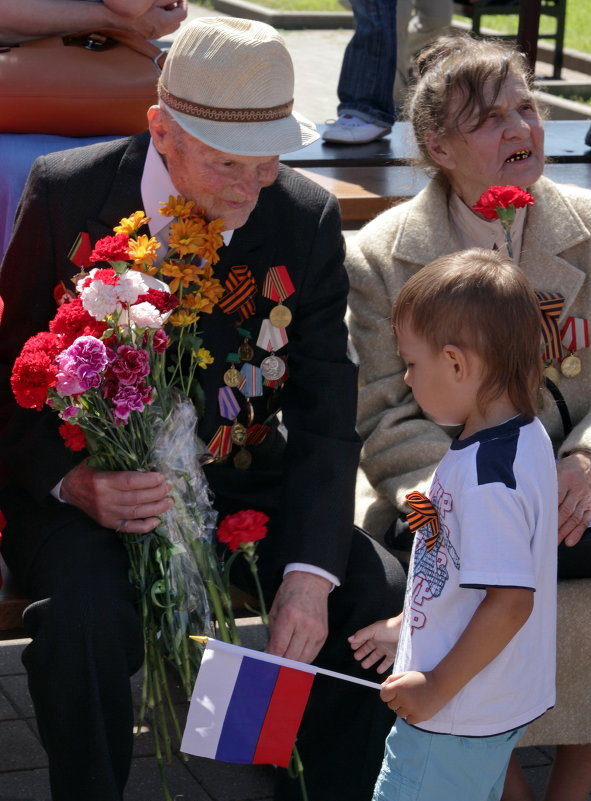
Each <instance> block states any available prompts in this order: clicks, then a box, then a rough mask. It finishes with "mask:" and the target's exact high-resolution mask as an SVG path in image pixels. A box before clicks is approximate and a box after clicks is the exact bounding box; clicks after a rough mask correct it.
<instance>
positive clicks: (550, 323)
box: [536, 292, 564, 362]
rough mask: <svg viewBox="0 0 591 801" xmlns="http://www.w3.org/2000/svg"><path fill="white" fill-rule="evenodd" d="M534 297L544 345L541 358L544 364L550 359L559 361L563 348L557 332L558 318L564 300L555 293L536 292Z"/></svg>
mask: <svg viewBox="0 0 591 801" xmlns="http://www.w3.org/2000/svg"><path fill="white" fill-rule="evenodd" d="M536 297H537V299H538V305H539V307H540V312H541V314H542V338H543V340H544V345H545V348H544V353H543V355H542V358H543V360H544V361H545V362H547V361H550V360H551V359H556V360H557V361H560V360H561V359H562V357H563V348H562V342H561V340H560V331H559V330H558V318H559V317H560V312H561V311H562V307H563V306H564V298H563V296H562V295H559V294H558V293H557V292H536Z"/></svg>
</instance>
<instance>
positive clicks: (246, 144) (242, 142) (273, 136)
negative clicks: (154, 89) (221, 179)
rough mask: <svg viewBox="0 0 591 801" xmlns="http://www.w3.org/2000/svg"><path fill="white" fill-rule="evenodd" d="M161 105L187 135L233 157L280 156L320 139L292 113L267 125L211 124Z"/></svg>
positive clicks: (307, 121)
mask: <svg viewBox="0 0 591 801" xmlns="http://www.w3.org/2000/svg"><path fill="white" fill-rule="evenodd" d="M160 102H161V103H162V100H161V101H160ZM164 105H165V106H166V110H167V112H168V113H169V114H170V116H171V117H172V118H173V119H174V120H175V121H176V122H178V124H179V125H180V126H181V128H182V129H183V130H184V131H186V132H187V133H188V134H190V135H191V136H194V137H195V138H196V139H199V140H200V141H201V142H204V143H205V144H206V145H209V146H210V147H215V148H216V150H222V151H223V152H224V153H233V154H234V155H236V156H281V155H282V154H283V153H293V152H294V151H296V150H301V149H302V148H304V147H307V146H308V145H311V144H312V143H313V142H316V141H317V140H318V139H319V138H320V134H319V133H318V131H317V130H316V126H315V125H314V123H313V122H310V120H307V119H306V118H305V117H303V116H302V115H301V114H298V113H297V112H295V111H294V112H293V113H292V114H290V115H289V117H283V119H280V120H271V121H268V122H214V121H212V120H204V119H201V118H200V117H193V116H192V115H190V114H183V113H182V112H180V111H176V110H175V109H172V108H170V106H168V105H166V104H164Z"/></svg>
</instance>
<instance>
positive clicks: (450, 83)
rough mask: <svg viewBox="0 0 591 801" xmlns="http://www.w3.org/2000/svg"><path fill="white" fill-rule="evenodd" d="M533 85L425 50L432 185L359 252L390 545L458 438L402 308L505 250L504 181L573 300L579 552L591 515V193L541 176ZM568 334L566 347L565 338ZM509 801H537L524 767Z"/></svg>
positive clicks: (456, 43)
mask: <svg viewBox="0 0 591 801" xmlns="http://www.w3.org/2000/svg"><path fill="white" fill-rule="evenodd" d="M531 80H532V79H531V76H530V74H529V71H528V69H527V65H526V63H525V59H524V58H523V56H522V55H521V54H519V53H517V52H516V51H514V50H512V49H508V48H507V47H506V46H505V45H504V44H503V43H500V42H494V41H491V40H486V41H485V40H483V41H474V40H472V39H470V38H469V37H467V36H466V37H464V36H459V37H446V38H442V39H439V40H438V41H437V42H436V43H435V44H434V45H433V46H432V47H431V48H429V49H428V50H427V51H425V52H424V53H423V55H422V56H421V58H420V60H419V79H418V83H417V85H416V88H415V91H414V93H413V95H412V97H411V98H410V101H409V109H408V110H409V118H410V119H411V121H412V125H413V129H414V133H415V137H416V140H417V143H418V147H419V151H420V156H421V161H422V163H423V166H426V167H428V168H429V169H430V170H431V172H432V180H431V181H430V182H429V184H428V185H427V187H426V188H425V189H424V190H423V191H421V192H420V193H419V194H418V195H417V196H416V197H415V198H413V199H412V200H410V201H408V202H406V203H403V204H401V205H399V206H396V207H394V208H392V209H390V210H388V211H386V212H384V213H383V214H381V215H380V216H379V217H377V218H376V219H375V220H373V221H372V222H370V223H369V224H368V225H367V226H365V228H364V229H363V230H362V231H361V232H360V233H359V234H358V236H357V237H355V238H354V239H353V241H352V242H350V246H349V248H348V250H349V252H348V271H349V277H350V281H351V295H350V307H351V319H350V327H351V336H352V338H353V344H354V345H355V347H356V349H357V352H358V355H359V361H360V378H361V387H360V398H359V430H360V433H361V435H362V436H363V438H364V441H365V446H364V452H363V456H362V466H363V468H364V470H365V473H366V475H367V477H368V479H369V482H370V483H371V485H372V487H373V488H374V491H375V497H374V501H373V503H371V505H370V506H369V508H368V510H367V513H366V516H365V521H364V524H365V527H366V528H367V529H368V530H369V531H371V533H372V534H374V536H376V537H378V538H382V537H383V536H384V534H386V533H388V534H389V535H390V536H391V535H392V533H393V532H394V531H395V530H396V523H397V521H398V527H399V528H398V530H400V515H404V512H405V510H407V507H406V506H405V495H406V493H408V492H410V491H411V490H415V489H418V490H423V491H424V490H425V488H426V485H427V482H428V480H429V478H430V476H431V474H432V470H433V467H434V465H435V464H436V463H437V462H438V460H439V459H440V458H441V457H442V455H443V453H444V452H445V451H446V450H447V448H448V447H449V443H450V433H451V432H449V431H446V430H445V429H444V428H441V427H439V426H438V425H436V424H435V423H433V422H432V421H430V420H429V419H427V418H425V417H424V416H423V415H422V414H421V412H420V410H419V408H418V406H417V404H416V403H415V401H414V400H413V397H412V394H411V392H410V390H409V389H408V387H407V386H406V385H405V384H404V381H403V376H404V372H405V366H404V364H403V362H402V360H401V359H400V357H399V355H398V353H397V350H396V343H395V340H394V337H393V336H392V335H391V331H390V323H389V319H390V312H391V306H392V301H393V300H394V299H395V297H396V295H397V293H398V291H399V290H400V288H401V287H402V285H403V284H404V282H405V281H406V280H407V279H408V278H409V276H411V275H412V274H413V273H414V272H416V271H417V270H418V269H419V268H421V267H422V266H423V265H425V264H427V263H429V262H431V261H433V260H434V259H436V258H438V257H440V256H442V255H444V254H447V253H451V252H453V251H456V250H462V249H465V248H470V247H474V246H480V247H487V248H491V247H492V248H499V249H501V250H502V249H503V248H505V247H506V245H505V237H504V233H503V229H502V226H501V224H500V222H499V221H498V220H494V221H490V220H487V219H484V218H483V217H481V216H479V215H477V214H475V213H474V212H473V211H472V206H473V205H474V204H475V203H476V202H477V201H478V199H479V197H480V195H481V194H482V193H483V192H484V191H485V190H487V189H488V188H489V187H490V186H493V185H515V186H518V187H521V188H523V189H527V190H528V191H529V192H531V194H532V195H533V197H534V199H535V205H533V206H530V207H528V208H522V209H519V210H518V212H517V215H516V219H515V222H514V223H513V226H512V230H511V234H512V242H513V253H514V257H515V259H516V261H517V262H518V263H519V265H520V267H521V268H522V269H523V271H524V272H525V273H526V275H527V276H528V277H529V279H530V281H531V284H532V286H533V288H534V289H535V290H536V291H538V292H541V293H554V294H557V295H560V297H561V298H564V301H563V302H562V301H560V300H558V301H557V302H558V307H559V308H560V317H559V319H558V329H557V333H556V337H555V338H554V341H553V340H552V337H549V338H548V340H549V342H550V343H551V344H552V341H553V344H554V347H555V349H556V350H555V358H553V359H551V358H550V356H548V360H547V361H548V363H547V370H546V374H547V376H548V377H549V379H550V382H549V383H548V386H549V387H550V388H551V390H552V392H553V393H554V398H553V397H552V396H551V395H550V394H548V395H547V397H546V398H545V399H544V407H543V409H542V410H541V412H540V416H541V419H542V421H543V423H544V425H545V427H546V429H547V431H548V433H549V434H550V437H551V439H552V441H553V443H554V446H555V449H556V455H557V458H558V459H559V461H558V463H557V464H558V477H559V499H558V501H559V535H558V536H559V540H560V541H564V543H565V544H566V545H567V546H574V545H575V544H576V543H578V542H579V539H580V538H581V535H582V534H583V532H584V530H585V529H586V527H587V523H588V521H589V520H590V519H591V397H590V391H591V353H590V351H589V349H588V348H587V347H586V346H587V344H588V342H587V341H586V339H585V331H586V326H587V322H586V321H587V320H588V319H589V318H590V317H591V284H590V281H589V277H588V273H589V271H591V193H589V192H587V191H585V190H581V189H578V188H576V187H571V186H569V187H566V186H557V185H556V184H554V183H552V181H550V180H548V179H546V178H544V177H543V176H542V172H543V169H544V130H543V125H542V121H541V119H540V115H539V112H538V109H537V106H536V102H535V99H534V97H533V94H532V87H531ZM551 325H552V324H551V323H550V326H551ZM558 332H561V333H562V345H561V344H560V342H557V341H556V340H558V339H559V333H558ZM575 351H576V357H575V354H574V352H575ZM569 352H570V353H569ZM568 356H571V357H572V358H571V360H570V361H567V358H566V357H568ZM569 368H570V369H569ZM561 369H562V373H561ZM563 374H564V375H563ZM555 400H557V402H555ZM386 540H387V541H388V536H387V537H386ZM390 544H392V540H391V539H390ZM394 547H396V544H395V543H394ZM579 547H581V544H580V545H578V546H577V548H579ZM587 575H589V574H587ZM574 625H576V624H574V623H573V626H574ZM559 676H560V665H559ZM559 697H560V694H559ZM560 711H561V710H560V704H559V705H558V707H557V708H556V709H555V710H554V712H552V713H548V715H547V716H545V717H544V718H542V720H541V721H540V724H534V725H533V726H532V727H531V730H532V732H535V729H536V726H539V725H542V728H543V721H544V720H545V719H546V718H549V719H550V716H551V715H554V714H555V713H556V714H558V715H559V717H560ZM586 719H587V723H586V724H585V723H584V724H583V726H585V725H586V726H587V727H588V728H589V731H588V732H585V734H584V740H583V742H584V743H590V742H591V722H590V721H589V716H588V715H587V716H586ZM563 724H564V726H563ZM557 728H558V730H559V731H561V732H563V731H564V729H566V730H567V731H566V733H565V734H564V736H563V738H562V739H560V737H559V735H558V734H556V731H555V730H553V729H550V731H551V732H552V735H551V736H553V737H555V738H556V739H550V740H548V739H543V738H544V737H545V736H550V735H549V734H548V733H547V732H546V733H542V732H540V733H539V736H538V738H537V739H533V740H532V738H530V741H533V742H537V743H540V744H543V743H546V744H547V743H552V742H554V743H557V742H561V745H560V746H559V748H558V749H557V754H556V759H555V764H554V768H553V774H552V777H551V781H550V784H549V786H548V789H547V793H546V801H564V799H566V798H568V799H569V801H579V800H580V801H586V799H587V798H588V795H589V792H590V790H591V746H589V745H582V746H581V745H577V743H580V742H581V741H580V739H577V737H580V729H581V727H580V726H579V727H578V729H577V734H576V735H575V734H573V732H572V729H573V727H572V726H571V727H570V731H568V730H569V725H568V721H567V722H566V723H565V722H564V721H561V722H560V724H557ZM532 736H533V735H532ZM524 742H525V741H524ZM503 798H504V801H505V800H507V801H508V799H512V800H513V799H527V798H531V794H530V791H529V789H528V788H527V785H526V784H525V782H524V781H523V780H522V779H521V778H520V773H519V771H518V769H517V768H516V763H515V762H513V768H512V770H510V774H509V778H508V781H507V785H506V789H505V795H504V797H503Z"/></svg>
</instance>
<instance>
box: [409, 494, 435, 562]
mask: <svg viewBox="0 0 591 801" xmlns="http://www.w3.org/2000/svg"><path fill="white" fill-rule="evenodd" d="M406 502H407V503H408V505H409V506H410V508H411V510H412V511H411V512H410V513H409V514H408V515H407V516H406V519H407V521H408V525H409V528H410V530H411V531H412V533H413V534H414V533H415V531H418V530H419V529H420V528H423V526H426V525H429V526H430V528H431V534H430V535H429V536H428V537H426V538H425V545H426V546H427V551H432V550H433V548H434V547H435V543H436V542H437V538H438V537H439V516H438V514H437V509H436V508H435V507H434V506H433V504H432V503H431V501H430V500H429V498H427V497H426V496H425V495H423V494H422V493H421V492H417V491H416V490H414V491H413V492H409V493H408V495H407V496H406Z"/></svg>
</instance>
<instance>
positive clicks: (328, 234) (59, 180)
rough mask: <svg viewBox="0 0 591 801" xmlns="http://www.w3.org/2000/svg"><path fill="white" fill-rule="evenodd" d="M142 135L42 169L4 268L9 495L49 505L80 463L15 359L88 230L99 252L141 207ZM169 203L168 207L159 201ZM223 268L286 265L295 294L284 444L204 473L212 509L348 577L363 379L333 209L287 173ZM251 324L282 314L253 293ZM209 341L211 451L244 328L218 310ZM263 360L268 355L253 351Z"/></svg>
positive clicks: (208, 320)
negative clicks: (256, 518) (15, 381)
mask: <svg viewBox="0 0 591 801" xmlns="http://www.w3.org/2000/svg"><path fill="white" fill-rule="evenodd" d="M148 143H149V136H148V134H147V133H144V134H140V135H138V136H135V137H132V138H130V139H124V140H117V141H115V142H109V143H104V144H99V145H92V146H90V147H84V148H78V149H75V150H70V151H62V152H60V153H55V154H51V155H49V156H44V157H41V158H40V159H38V160H37V161H36V162H35V164H34V166H33V168H32V171H31V175H30V177H29V180H28V182H27V185H26V187H25V190H24V193H23V198H22V201H21V204H20V206H19V211H18V214H17V221H16V227H15V232H14V235H13V239H12V242H11V244H10V246H9V248H8V251H7V253H6V256H5V259H4V262H3V264H2V268H1V271H0V296H1V297H3V298H4V300H5V304H6V308H5V312H4V318H3V321H2V326H1V328H0V370H1V373H0V391H1V396H0V403H1V406H0V428H1V430H0V469H1V471H2V472H1V474H0V475H1V479H0V481H1V482H2V485H3V486H4V487H5V491H6V488H8V490H9V488H10V487H11V486H18V487H19V488H20V489H21V490H24V491H26V493H28V495H30V497H31V502H32V503H35V502H42V501H43V499H44V498H46V497H47V494H48V493H49V491H50V489H51V488H52V487H53V486H55V485H56V484H57V482H58V481H59V479H60V478H61V477H63V475H65V473H66V472H67V471H68V470H69V469H70V468H71V467H73V466H74V465H75V464H76V463H77V461H78V460H79V456H78V455H76V454H72V453H71V452H69V451H67V450H66V449H65V447H64V445H63V443H62V440H61V437H60V436H59V434H57V426H58V424H59V420H58V419H57V415H55V414H53V413H52V412H51V411H49V410H47V409H46V410H44V411H43V412H41V413H40V412H34V411H24V410H21V409H18V407H16V405H15V403H14V400H13V399H12V393H11V391H10V388H9V377H10V370H11V366H12V363H13V361H14V359H15V358H16V356H17V355H18V353H19V352H20V349H21V347H22V345H23V343H24V342H25V340H26V339H27V338H28V337H29V336H31V335H33V334H35V333H37V332H38V331H40V330H47V326H48V322H49V320H50V319H51V318H52V317H53V316H54V314H55V311H56V307H55V301H54V299H53V289H54V287H55V286H56V285H57V284H58V283H59V282H60V281H64V282H65V283H66V285H70V281H69V279H70V278H71V277H72V276H73V275H74V274H75V273H76V272H77V268H76V267H75V266H74V265H73V263H72V262H71V261H70V260H69V259H68V253H69V251H70V248H71V247H72V244H73V242H74V240H75V239H76V237H77V236H78V234H79V233H80V232H81V231H87V232H88V233H89V235H90V238H91V240H92V242H93V243H94V242H95V241H96V240H97V239H99V238H101V237H103V236H106V235H108V234H111V233H112V228H113V226H114V225H115V224H117V223H118V221H119V220H120V219H121V218H122V217H126V216H129V214H130V213H131V212H133V211H135V210H137V209H140V208H142V201H141V194H140V179H141V174H142V170H143V165H144V161H145V155H146V151H147V147H148ZM163 200H166V198H163ZM220 255H221V261H220V263H219V264H218V265H216V268H215V274H216V277H218V278H220V279H221V280H222V281H223V280H224V279H225V278H226V277H227V274H228V270H229V268H230V267H231V266H233V265H241V264H246V265H248V267H249V268H250V270H251V272H252V273H253V275H254V277H255V279H256V282H257V286H258V287H259V290H260V289H261V288H262V282H263V280H264V277H265V275H266V273H267V270H268V269H269V267H271V266H275V265H285V266H286V267H287V269H288V272H289V275H290V277H291V280H292V282H293V284H294V286H295V292H294V294H293V295H291V296H290V297H289V298H288V299H287V301H286V305H288V306H289V307H290V309H291V311H292V313H293V321H292V323H291V324H290V326H289V327H288V336H289V343H288V345H287V346H286V347H285V348H284V349H283V350H282V351H281V354H282V355H286V356H287V364H288V370H289V378H288V380H287V381H286V383H285V385H284V388H283V390H282V392H281V396H280V400H281V408H282V418H283V423H284V425H285V427H286V429H287V431H288V437H287V443H285V441H284V439H283V437H282V436H281V434H280V433H279V432H278V431H277V430H275V431H274V432H273V433H272V434H271V435H270V436H269V437H268V438H267V440H266V441H265V443H264V444H263V445H262V446H259V448H258V450H257V449H256V448H254V449H253V453H254V458H253V464H252V466H251V468H250V469H249V470H237V469H236V468H234V467H233V464H232V462H231V460H228V461H227V462H226V463H224V464H214V465H211V466H209V467H208V468H207V475H208V479H209V481H210V484H211V486H212V489H213V490H214V493H215V498H216V503H217V505H218V506H219V507H220V508H222V509H224V510H225V511H228V510H231V509H238V508H259V509H264V510H266V511H268V512H270V513H271V514H272V515H273V518H274V526H273V529H272V530H273V532H274V536H275V537H277V538H278V543H279V546H278V548H277V559H278V561H279V563H280V564H283V563H285V562H288V561H291V562H293V561H301V562H307V563H311V564H315V565H317V566H319V567H322V568H324V569H326V570H328V571H330V572H331V573H333V574H335V575H337V576H339V578H341V579H344V576H345V571H346V565H347V559H348V555H349V546H350V538H351V532H352V514H353V502H354V481H355V472H356V465H357V459H358V455H359V447H360V444H359V438H358V436H357V434H356V432H355V414H356V370H355V368H354V367H353V365H352V364H351V363H350V361H349V359H348V358H347V355H346V345H347V333H346V328H345V325H344V321H343V318H344V313H345V309H346V297H347V290H348V284H347V277H346V273H345V271H344V267H343V242H342V237H341V232H340V217H339V213H338V207H337V204H336V201H335V199H334V198H333V197H332V196H331V195H329V194H327V193H326V192H325V191H324V190H322V189H320V188H319V187H317V186H316V185H315V184H313V183H311V182H309V181H307V180H306V179H304V178H302V177H301V176H299V175H298V174H297V173H295V172H293V171H292V170H290V169H288V168H286V167H281V168H280V174H279V177H278V179H277V181H276V182H275V183H274V184H273V185H272V186H271V187H268V188H266V189H263V190H262V191H261V194H260V198H259V202H258V204H257V206H256V208H255V210H254V211H253V213H252V214H251V216H250V218H249V220H248V221H247V223H246V224H245V225H244V226H243V227H242V228H240V229H237V230H236V231H235V232H234V235H233V237H232V240H231V243H230V245H229V246H228V247H224V248H223V249H222V251H221V252H220ZM255 303H256V312H255V316H254V317H252V318H250V319H249V320H248V321H246V323H245V324H244V327H245V328H248V329H249V330H250V331H251V332H252V333H253V339H252V340H251V342H253V344H254V342H256V337H257V335H258V332H259V329H260V324H261V322H262V320H263V319H265V318H266V317H268V314H269V311H270V309H271V308H272V307H273V306H274V305H275V304H274V303H273V302H272V301H270V300H268V299H266V298H265V297H264V296H263V295H262V293H261V292H260V291H259V292H258V294H257V295H256V298H255ZM201 320H202V323H203V325H202V330H203V336H204V345H205V346H206V347H208V348H209V349H210V350H211V351H212V354H213V355H214V357H215V363H214V364H213V365H212V366H211V367H209V368H208V369H207V370H206V371H199V372H200V375H199V378H200V380H201V382H202V386H203V389H204V394H205V410H204V414H203V416H202V420H201V421H200V427H199V433H200V435H201V436H202V438H203V439H204V441H205V442H207V441H209V439H210V437H211V436H212V435H213V433H214V432H215V430H216V429H217V427H218V426H219V425H220V424H222V423H225V424H227V423H228V421H227V420H223V419H222V418H220V416H219V412H218V399H217V395H218V389H219V387H220V386H222V385H223V380H222V375H223V372H224V371H225V370H226V369H227V367H228V364H227V362H226V356H227V354H228V353H229V352H235V351H236V350H237V347H238V345H239V343H240V338H239V336H238V335H237V333H236V329H235V324H236V320H235V319H234V318H231V317H230V316H228V315H225V314H224V313H223V312H222V311H221V310H220V309H219V308H217V309H216V310H215V311H214V313H213V314H212V315H203V317H202V318H201ZM255 352H256V355H255V359H254V363H255V364H260V362H261V360H262V359H263V358H264V357H265V356H266V355H267V353H266V352H264V351H262V350H261V349H259V348H255ZM267 401H268V398H266V397H265V398H262V399H257V400H256V401H255V404H254V405H255V422H262V421H263V419H264V418H265V417H266V416H267V409H266V404H267Z"/></svg>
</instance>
